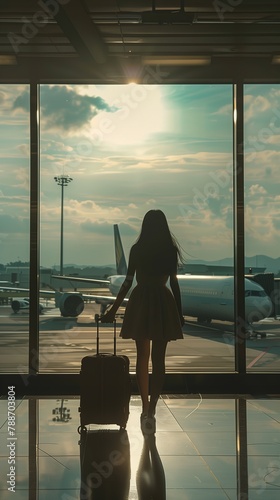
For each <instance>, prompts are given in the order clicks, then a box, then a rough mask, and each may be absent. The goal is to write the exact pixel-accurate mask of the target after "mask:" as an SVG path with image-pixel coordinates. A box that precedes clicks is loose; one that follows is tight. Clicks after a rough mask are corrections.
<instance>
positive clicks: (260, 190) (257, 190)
mask: <svg viewBox="0 0 280 500" xmlns="http://www.w3.org/2000/svg"><path fill="white" fill-rule="evenodd" d="M249 193H250V194H251V195H252V196H255V195H256V194H266V193H267V191H266V189H265V188H264V187H263V186H260V185H259V184H253V185H252V186H250V188H249Z"/></svg>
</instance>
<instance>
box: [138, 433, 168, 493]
mask: <svg viewBox="0 0 280 500" xmlns="http://www.w3.org/2000/svg"><path fill="white" fill-rule="evenodd" d="M136 485H137V493H138V498H139V500H147V499H148V498H149V499H151V500H166V482H165V473H164V468H163V465H162V461H161V459H160V456H159V454H158V451H157V447H156V438H155V434H150V435H149V436H145V438H144V443H143V449H142V453H141V458H140V462H139V467H138V470H137V473H136Z"/></svg>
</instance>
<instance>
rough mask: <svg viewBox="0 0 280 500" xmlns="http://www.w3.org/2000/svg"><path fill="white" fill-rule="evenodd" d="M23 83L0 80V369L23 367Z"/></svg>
mask: <svg viewBox="0 0 280 500" xmlns="http://www.w3.org/2000/svg"><path fill="white" fill-rule="evenodd" d="M29 156H30V153H29V87H28V85H3V84H2V85H0V158H1V167H0V179H1V187H0V200H1V205H0V249H1V250H0V255H1V257H0V311H1V313H0V330H1V334H0V344H1V348H0V351H1V354H0V367H1V368H0V370H1V372H11V371H12V372H19V373H22V372H23V373H24V372H26V371H27V361H28V330H29V328H28V325H29V315H28V312H29V308H28V305H29V303H28V297H29V289H28V288H29V240H30V238H29V220H30V216H29V212H30V204H29V195H30V189H29Z"/></svg>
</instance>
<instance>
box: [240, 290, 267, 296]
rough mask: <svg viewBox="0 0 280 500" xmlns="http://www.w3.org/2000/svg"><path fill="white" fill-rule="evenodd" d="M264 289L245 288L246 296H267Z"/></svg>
mask: <svg viewBox="0 0 280 500" xmlns="http://www.w3.org/2000/svg"><path fill="white" fill-rule="evenodd" d="M265 296H266V293H265V291H264V290H245V297H265Z"/></svg>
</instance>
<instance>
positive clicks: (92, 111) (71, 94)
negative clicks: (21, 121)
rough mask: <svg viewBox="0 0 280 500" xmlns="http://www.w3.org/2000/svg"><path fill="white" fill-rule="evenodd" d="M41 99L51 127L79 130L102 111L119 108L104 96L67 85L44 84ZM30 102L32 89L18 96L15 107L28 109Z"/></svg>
mask: <svg viewBox="0 0 280 500" xmlns="http://www.w3.org/2000/svg"><path fill="white" fill-rule="evenodd" d="M40 103H41V118H42V120H43V121H44V122H45V127H46V128H48V129H49V130H50V129H53V130H57V129H60V130H61V129H62V130H64V131H70V130H78V129H80V128H81V127H83V126H85V125H87V124H89V122H90V121H91V120H92V118H94V116H96V115H97V114H98V113H100V112H102V111H107V112H115V111H117V108H116V107H114V106H110V105H109V104H108V103H107V102H106V101H105V100H104V99H103V98H102V97H100V96H90V95H81V94H78V93H77V92H76V91H75V90H74V89H73V88H70V87H67V86H65V85H43V86H42V87H41V102H40ZM29 106H30V103H29V92H27V91H25V92H23V93H22V94H20V95H19V96H18V97H17V98H16V99H15V101H14V104H13V109H14V110H17V109H22V110H24V111H29Z"/></svg>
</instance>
